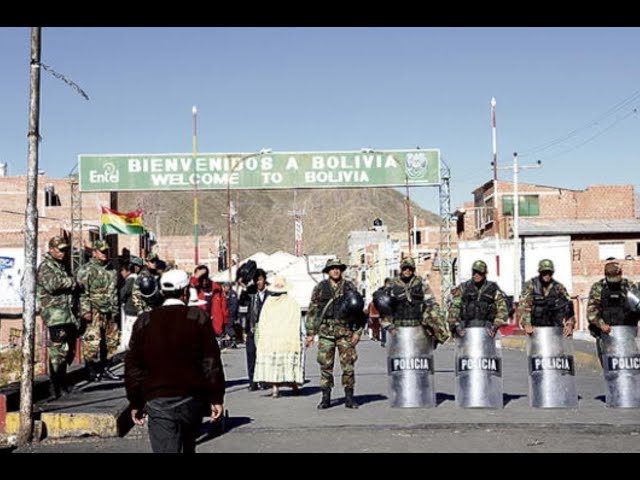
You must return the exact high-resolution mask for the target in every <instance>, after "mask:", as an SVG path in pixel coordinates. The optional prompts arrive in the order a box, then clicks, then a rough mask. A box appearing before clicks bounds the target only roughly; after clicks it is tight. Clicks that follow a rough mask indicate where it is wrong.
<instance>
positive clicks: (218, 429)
mask: <svg viewBox="0 0 640 480" xmlns="http://www.w3.org/2000/svg"><path fill="white" fill-rule="evenodd" d="M251 422H253V419H251V418H250V417H232V416H230V415H229V414H228V410H227V412H225V417H224V419H223V420H221V421H219V422H205V423H203V424H202V427H201V428H200V437H198V440H196V445H200V444H202V443H205V442H208V441H209V440H213V439H214V438H217V437H219V436H221V435H224V434H225V433H228V432H230V431H231V430H233V429H234V428H238V427H241V426H242V425H246V424H248V423H251Z"/></svg>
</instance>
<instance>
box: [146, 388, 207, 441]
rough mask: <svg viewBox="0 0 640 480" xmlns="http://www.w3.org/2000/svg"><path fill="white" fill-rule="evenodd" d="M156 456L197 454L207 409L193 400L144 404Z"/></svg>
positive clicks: (201, 403) (171, 399) (170, 398)
mask: <svg viewBox="0 0 640 480" xmlns="http://www.w3.org/2000/svg"><path fill="white" fill-rule="evenodd" d="M145 410H146V412H147V414H148V415H149V440H150V441H151V450H153V453H196V439H197V438H198V434H199V432H200V425H201V424H202V417H203V414H204V410H205V405H204V402H203V401H201V400H198V399H195V398H193V397H186V398H185V397H166V398H154V399H153V400H150V401H148V402H147V404H146V405H145Z"/></svg>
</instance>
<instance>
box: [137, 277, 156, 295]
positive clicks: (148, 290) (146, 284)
mask: <svg viewBox="0 0 640 480" xmlns="http://www.w3.org/2000/svg"><path fill="white" fill-rule="evenodd" d="M139 287H140V294H141V295H142V296H143V297H144V298H149V297H153V295H154V294H155V293H156V292H157V291H158V284H157V282H156V279H155V278H154V277H152V276H151V275H143V276H142V277H140V281H139Z"/></svg>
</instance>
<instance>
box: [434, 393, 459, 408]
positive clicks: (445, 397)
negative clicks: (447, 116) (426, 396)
mask: <svg viewBox="0 0 640 480" xmlns="http://www.w3.org/2000/svg"><path fill="white" fill-rule="evenodd" d="M455 400H456V397H455V396H454V395H451V394H449V393H444V392H436V406H437V405H440V404H441V403H444V402H446V401H451V402H454V401H455Z"/></svg>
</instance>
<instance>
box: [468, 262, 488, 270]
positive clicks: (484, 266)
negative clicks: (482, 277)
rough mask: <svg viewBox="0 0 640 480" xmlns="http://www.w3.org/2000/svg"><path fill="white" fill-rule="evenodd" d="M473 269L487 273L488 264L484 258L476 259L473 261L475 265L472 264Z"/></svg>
mask: <svg viewBox="0 0 640 480" xmlns="http://www.w3.org/2000/svg"><path fill="white" fill-rule="evenodd" d="M471 270H473V271H476V272H480V273H487V264H486V263H485V262H483V261H482V260H476V261H475V262H473V265H471Z"/></svg>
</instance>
